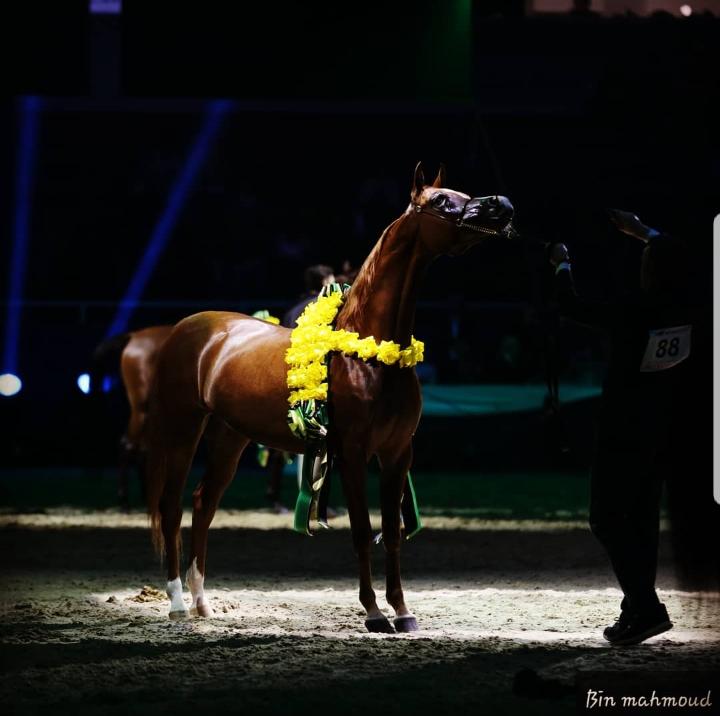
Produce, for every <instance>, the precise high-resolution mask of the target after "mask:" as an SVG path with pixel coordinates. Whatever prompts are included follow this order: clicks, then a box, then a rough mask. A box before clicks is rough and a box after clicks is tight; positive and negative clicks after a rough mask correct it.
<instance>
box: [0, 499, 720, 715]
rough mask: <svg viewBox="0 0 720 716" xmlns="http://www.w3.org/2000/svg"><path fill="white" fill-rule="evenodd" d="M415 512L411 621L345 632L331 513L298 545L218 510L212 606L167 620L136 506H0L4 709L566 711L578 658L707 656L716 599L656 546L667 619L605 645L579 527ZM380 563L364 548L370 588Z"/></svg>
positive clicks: (604, 613)
mask: <svg viewBox="0 0 720 716" xmlns="http://www.w3.org/2000/svg"><path fill="white" fill-rule="evenodd" d="M375 520H376V521H377V516H375ZM426 524H427V529H426V530H425V531H424V532H422V533H421V534H420V535H418V536H417V537H416V538H414V539H413V540H411V541H410V542H409V543H407V544H406V545H405V549H404V560H403V561H404V573H405V592H406V598H407V601H408V604H409V606H410V607H411V609H412V610H413V611H414V613H415V614H416V615H417V617H418V620H419V622H420V626H421V631H419V632H417V633H416V634H412V635H375V634H368V633H366V632H365V631H364V629H363V623H362V622H363V616H362V609H361V607H360V604H359V602H358V601H357V590H356V577H355V571H354V570H355V562H354V557H353V554H352V550H351V543H350V534H349V531H348V530H347V528H346V520H345V519H339V520H336V522H335V527H336V529H334V530H332V531H330V532H328V533H324V534H322V535H320V536H318V537H315V538H312V539H311V538H308V537H303V536H301V535H296V534H295V533H293V532H291V531H290V530H289V525H290V517H289V516H276V515H270V514H263V513H244V512H231V511H225V512H221V513H219V514H218V516H217V518H216V521H215V524H214V526H213V531H212V532H211V538H210V553H209V554H210V562H209V570H210V574H209V576H208V583H207V587H208V589H209V595H210V598H211V603H212V606H213V608H214V609H215V612H216V616H215V617H214V618H212V619H207V620H199V619H194V620H190V621H187V622H182V623H177V622H170V621H169V620H168V619H167V610H168V602H167V599H166V597H165V595H164V593H163V591H161V590H163V589H164V581H165V578H164V573H163V570H162V568H161V566H160V564H159V562H158V559H157V558H156V557H155V556H154V555H153V553H152V550H151V548H150V544H149V535H148V532H147V530H146V518H145V516H144V515H140V514H131V515H123V514H120V513H116V512H92V513H83V512H77V511H74V512H73V511H69V510H57V511H50V512H49V513H47V514H3V515H0V528H1V531H0V540H1V544H2V549H3V554H4V555H5V556H6V563H5V567H4V577H3V599H2V667H3V669H2V675H1V676H0V703H2V704H3V706H4V709H3V710H4V712H5V713H18V714H26V713H41V712H42V713H48V712H52V713H73V714H85V713H96V712H100V711H102V712H103V713H111V714H115V713H117V714H121V713H128V712H130V711H132V713H172V714H184V713H191V712H192V713H195V712H197V711H198V709H200V710H202V711H203V712H207V713H214V712H215V711H220V710H221V709H222V710H224V711H230V712H233V713H245V712H248V713H249V712H250V711H255V712H257V710H258V709H262V711H263V712H264V714H276V713H277V714H285V713H292V714H294V713H305V712H307V713H310V712H313V711H314V712H317V711H318V710H320V709H323V710H334V709H336V708H340V710H341V712H343V713H350V714H355V713H366V712H367V711H368V710H369V709H373V710H375V711H377V712H378V713H400V712H402V713H407V712H414V713H425V712H427V711H430V710H432V711H433V712H434V713H435V714H441V713H451V712H453V711H456V710H458V709H462V710H463V711H468V712H471V711H470V710H471V709H472V710H474V712H476V713H481V712H482V713H522V714H540V713H543V714H545V713H547V714H560V713H574V712H575V705H574V704H575V702H574V699H575V696H574V688H573V683H574V678H575V674H576V672H577V671H578V670H581V671H614V670H620V669H625V670H636V671H645V672H654V673H660V672H662V671H664V670H668V671H671V670H676V671H677V670H682V671H685V670H720V648H719V647H720V629H719V628H718V627H719V625H720V620H719V619H718V611H719V607H720V602H719V601H718V598H717V596H716V595H711V594H708V593H698V592H695V593H690V592H686V591H681V590H679V589H678V588H677V587H678V585H677V583H676V582H675V580H674V577H673V575H672V572H671V570H670V569H669V567H668V566H667V561H666V560H665V559H664V560H663V564H662V566H661V572H660V576H659V585H660V587H661V596H662V599H663V601H664V602H665V603H666V605H667V607H668V610H669V612H670V613H671V617H672V618H673V621H674V622H675V628H674V629H673V630H672V631H670V632H668V633H667V634H665V635H662V636H660V637H657V638H655V639H654V640H651V641H650V642H648V643H647V644H645V645H643V646H639V647H633V648H626V649H610V648H608V647H607V646H606V644H605V643H604V642H603V640H602V639H601V637H600V633H601V629H602V627H603V626H605V625H606V624H608V623H610V622H612V621H613V620H614V618H615V617H616V615H617V611H618V603H619V599H620V595H619V592H618V591H617V589H615V588H614V583H613V580H612V578H611V575H610V573H609V568H608V566H607V564H606V561H605V558H604V556H603V554H602V553H601V552H600V550H599V548H598V546H597V545H596V544H595V541H594V539H593V538H592V536H591V535H590V534H589V533H588V531H587V530H586V529H585V527H584V526H583V525H582V524H580V523H572V522H564V523H547V522H543V523H530V522H513V521H493V522H485V521H480V520H476V519H470V518H462V517H452V518H447V517H429V518H428V519H427V520H426ZM382 564H383V559H382V548H381V547H378V548H377V559H376V574H377V575H378V577H377V579H376V590H377V592H378V595H379V596H381V595H382V593H383V586H382ZM187 601H189V595H188V596H187ZM380 603H381V605H383V606H384V599H383V598H382V597H381V599H380ZM388 614H390V612H388ZM523 670H532V671H533V672H535V673H536V674H537V675H539V677H540V678H541V679H544V680H546V681H547V680H548V679H550V680H552V681H551V683H552V684H553V694H552V697H546V698H538V697H537V695H536V697H534V698H533V697H532V690H530V691H528V687H527V686H525V687H523V686H521V684H524V683H526V681H523V680H522V677H521V680H520V681H518V674H519V673H520V672H522V671H523ZM527 673H528V672H527V671H524V674H525V675H527ZM658 678H661V677H658Z"/></svg>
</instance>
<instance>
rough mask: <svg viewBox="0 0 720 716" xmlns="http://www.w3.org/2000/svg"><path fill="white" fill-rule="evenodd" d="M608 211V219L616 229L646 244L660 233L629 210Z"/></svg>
mask: <svg viewBox="0 0 720 716" xmlns="http://www.w3.org/2000/svg"><path fill="white" fill-rule="evenodd" d="M608 211H609V213H610V220H611V221H612V223H613V224H615V226H616V228H617V229H618V230H620V231H622V232H623V234H627V235H628V236H632V237H633V238H634V239H639V240H640V241H642V242H644V243H646V244H647V243H648V242H649V241H650V240H651V239H653V238H654V237H656V236H659V235H660V233H661V232H659V231H658V230H657V229H653V228H652V227H651V226H647V225H646V224H643V223H642V221H640V219H638V217H637V215H636V214H633V213H632V212H631V211H622V210H620V209H609V210H608Z"/></svg>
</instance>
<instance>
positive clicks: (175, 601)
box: [165, 577, 188, 619]
mask: <svg viewBox="0 0 720 716" xmlns="http://www.w3.org/2000/svg"><path fill="white" fill-rule="evenodd" d="M165 591H166V592H167V595H168V597H169V598H170V615H169V616H170V619H183V618H185V617H187V615H188V610H187V608H186V607H185V602H184V601H183V589H182V580H181V579H180V577H175V579H173V580H172V582H168V583H167V587H166V589H165Z"/></svg>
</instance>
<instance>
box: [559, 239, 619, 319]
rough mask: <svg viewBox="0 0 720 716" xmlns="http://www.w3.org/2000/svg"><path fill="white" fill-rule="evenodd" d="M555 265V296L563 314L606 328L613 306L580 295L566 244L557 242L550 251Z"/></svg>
mask: <svg viewBox="0 0 720 716" xmlns="http://www.w3.org/2000/svg"><path fill="white" fill-rule="evenodd" d="M550 263H551V264H552V265H553V266H554V267H555V296H556V298H557V301H558V303H559V304H560V312H561V314H562V315H563V316H566V317H567V318H571V319H572V320H574V321H577V322H578V323H584V324H586V325H588V326H595V327H598V328H606V327H607V326H608V325H609V324H610V322H611V321H612V317H613V312H614V311H613V307H612V305H611V304H609V303H603V302H602V301H590V300H588V299H585V298H583V297H582V296H579V295H578V293H577V291H576V290H575V282H574V281H573V277H572V269H571V266H570V255H569V253H568V250H567V246H565V244H556V245H555V246H553V248H552V251H551V252H550Z"/></svg>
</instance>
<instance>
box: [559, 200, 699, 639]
mask: <svg viewBox="0 0 720 716" xmlns="http://www.w3.org/2000/svg"><path fill="white" fill-rule="evenodd" d="M611 217H612V220H613V222H614V223H615V225H616V226H617V227H618V228H619V229H620V230H621V231H622V232H624V233H625V234H628V235H629V236H632V237H635V238H636V239H639V240H640V241H643V242H645V244H646V247H645V249H644V250H643V254H642V266H641V271H640V291H639V292H637V293H636V295H634V296H633V297H631V298H630V299H628V300H626V301H623V302H619V303H616V304H610V303H599V302H593V301H589V300H586V299H584V298H582V297H580V296H578V295H577V293H576V292H575V288H574V283H573V278H572V273H571V270H570V258H569V255H568V250H567V247H566V246H565V245H564V244H557V245H555V246H554V247H553V249H552V251H551V256H550V261H551V263H552V264H553V265H554V266H555V267H556V279H555V280H556V289H557V298H558V301H559V304H560V310H561V313H562V314H563V315H565V316H567V317H569V318H572V319H574V320H576V321H578V322H580V323H584V324H588V325H592V326H596V327H599V328H601V329H603V330H604V331H606V333H607V335H608V337H609V339H610V351H611V353H610V359H609V364H608V370H607V378H606V380H605V384H604V386H603V398H602V407H601V415H600V424H599V430H598V436H597V444H596V454H595V459H594V464H593V469H592V482H591V504H590V527H591V529H592V531H593V534H595V536H596V537H597V538H598V539H599V541H600V542H601V544H602V545H603V547H604V548H605V550H606V551H607V553H608V556H609V557H610V561H611V563H612V567H613V570H614V571H615V575H616V576H617V579H618V582H619V583H620V587H621V588H622V591H623V593H624V595H625V596H624V599H623V600H622V604H621V614H620V617H619V619H618V620H617V622H616V623H615V624H614V625H613V626H611V627H607V628H606V629H605V631H604V636H605V638H606V639H607V640H608V641H609V642H610V643H611V644H615V645H628V644H638V643H640V642H641V641H644V640H645V639H648V638H649V637H651V636H654V635H656V634H661V633H662V632H664V631H667V630H668V629H671V628H672V623H671V622H670V619H669V617H668V613H667V610H666V609H665V606H664V605H663V604H661V603H660V601H659V600H658V597H657V594H656V592H655V576H656V571H657V550H658V532H659V512H660V498H661V492H662V482H663V478H664V477H665V476H666V475H667V467H668V465H671V466H675V465H677V452H678V450H679V446H678V445H677V440H676V439H674V432H675V428H674V424H676V421H677V419H678V418H679V419H683V408H682V404H683V387H684V383H685V381H686V378H687V376H688V373H687V371H688V370H692V361H690V360H688V358H689V357H690V351H691V335H692V324H691V320H690V316H689V313H688V310H689V309H688V308H687V307H686V302H685V291H686V288H687V270H686V267H687V263H686V261H687V257H686V252H685V248H684V245H683V244H682V242H680V241H678V240H676V239H674V238H672V237H670V236H667V235H663V234H661V233H660V232H658V231H656V230H654V229H651V228H649V227H647V226H645V225H644V224H643V223H642V222H641V221H640V220H639V219H638V218H637V216H635V215H634V214H631V213H629V212H623V211H617V210H613V211H612V212H611ZM675 477H676V478H680V476H679V475H676V476H675Z"/></svg>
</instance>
